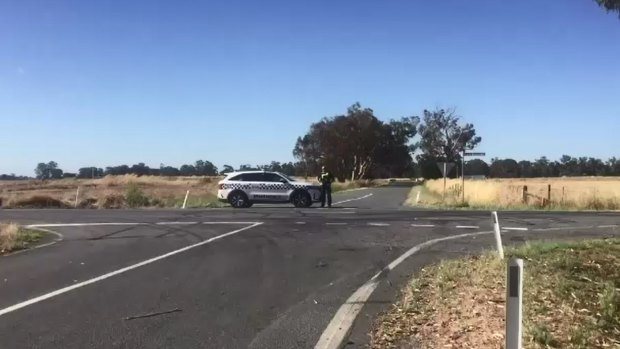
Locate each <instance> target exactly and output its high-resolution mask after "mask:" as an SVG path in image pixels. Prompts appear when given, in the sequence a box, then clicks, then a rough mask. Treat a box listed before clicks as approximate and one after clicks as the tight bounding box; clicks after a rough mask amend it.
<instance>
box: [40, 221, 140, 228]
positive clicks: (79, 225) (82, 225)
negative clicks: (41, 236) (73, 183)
mask: <svg viewBox="0 0 620 349" xmlns="http://www.w3.org/2000/svg"><path fill="white" fill-rule="evenodd" d="M147 224H149V223H130V222H119V223H58V224H31V225H29V226H28V228H57V227H96V226H106V225H111V226H114V225H147Z"/></svg>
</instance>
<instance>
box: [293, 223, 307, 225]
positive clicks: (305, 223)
mask: <svg viewBox="0 0 620 349" xmlns="http://www.w3.org/2000/svg"><path fill="white" fill-rule="evenodd" d="M295 224H299V225H303V224H306V222H295Z"/></svg>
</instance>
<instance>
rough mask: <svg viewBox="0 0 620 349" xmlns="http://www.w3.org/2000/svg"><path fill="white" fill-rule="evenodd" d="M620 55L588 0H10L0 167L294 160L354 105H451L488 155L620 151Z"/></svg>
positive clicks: (390, 113) (619, 24)
mask: <svg viewBox="0 0 620 349" xmlns="http://www.w3.org/2000/svg"><path fill="white" fill-rule="evenodd" d="M619 61H620V20H619V19H618V17H617V15H613V14H607V13H605V12H604V11H603V10H602V9H600V8H598V6H597V5H596V4H595V3H594V2H593V1H592V0H562V1H558V0H524V1H510V2H507V1H496V0H485V1H482V0H470V1H463V0H446V1H431V0H419V1H411V0H402V1H360V0H351V1H327V0H325V1H323V0H313V1H290V0H282V1H270V0H263V1H249V0H248V1H237V0H232V1H154V0H148V1H117V0H114V1H78V0H76V1H61V0H58V1H45V0H41V1H28V0H16V1H12V0H0V125H2V132H1V133H0V135H1V136H0V137H1V139H2V146H1V147H0V173H11V172H14V173H17V174H27V175H32V172H33V169H34V167H35V165H36V163H38V162H41V161H49V160H55V161H57V162H58V163H59V164H60V166H61V168H63V169H64V170H65V171H75V170H77V168H78V167H80V166H90V165H96V166H100V167H105V166H107V165H118V164H124V163H126V164H129V165H131V164H133V163H137V162H141V161H142V162H145V163H147V164H148V165H150V166H155V167H157V166H159V164H160V163H164V164H166V165H173V166H179V165H181V164H183V163H190V162H193V161H195V160H197V159H206V160H210V161H212V162H214V163H215V164H216V165H218V166H220V167H221V166H222V165H223V164H231V165H234V166H235V167H236V166H238V165H239V164H242V163H250V164H259V163H265V162H268V161H270V160H280V161H289V160H293V158H292V154H291V151H292V148H293V146H294V143H295V139H296V138H297V136H299V135H302V134H304V133H305V132H306V131H307V129H308V127H309V125H310V123H311V122H314V121H316V120H318V119H320V118H321V117H323V116H331V115H335V114H338V113H343V112H345V110H346V108H347V107H348V106H349V105H351V104H352V103H354V102H356V101H359V102H361V103H362V105H363V106H367V107H371V108H373V109H374V110H375V112H376V114H377V115H378V116H379V117H380V118H382V119H390V118H398V117H401V116H409V115H420V114H421V112H422V110H423V109H424V108H429V109H430V108H434V107H437V106H443V107H457V109H458V112H459V113H460V114H461V115H463V116H464V118H465V120H466V121H467V122H472V123H474V124H475V126H476V128H477V130H478V133H479V135H480V136H482V137H483V142H482V143H481V145H480V146H479V149H480V150H483V151H486V152H487V154H488V157H487V158H491V157H500V158H503V157H513V158H517V159H534V158H537V157H540V156H541V155H547V156H548V157H550V158H553V159H555V158H558V157H559V156H560V155H562V154H571V155H575V156H579V155H583V156H585V155H588V156H596V157H601V158H608V157H611V156H614V155H615V156H620V69H618V62H619Z"/></svg>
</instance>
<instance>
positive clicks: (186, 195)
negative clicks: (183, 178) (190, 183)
mask: <svg viewBox="0 0 620 349" xmlns="http://www.w3.org/2000/svg"><path fill="white" fill-rule="evenodd" d="M188 197H189V190H188V191H187V193H185V200H183V208H185V206H186V205H187V198H188Z"/></svg>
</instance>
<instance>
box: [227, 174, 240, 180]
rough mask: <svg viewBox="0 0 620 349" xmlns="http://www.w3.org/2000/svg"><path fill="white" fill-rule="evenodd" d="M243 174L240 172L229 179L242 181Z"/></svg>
mask: <svg viewBox="0 0 620 349" xmlns="http://www.w3.org/2000/svg"><path fill="white" fill-rule="evenodd" d="M242 176H243V175H240V174H238V175H236V176H233V177H231V178H229V179H228V180H229V181H242V180H243V178H242Z"/></svg>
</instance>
